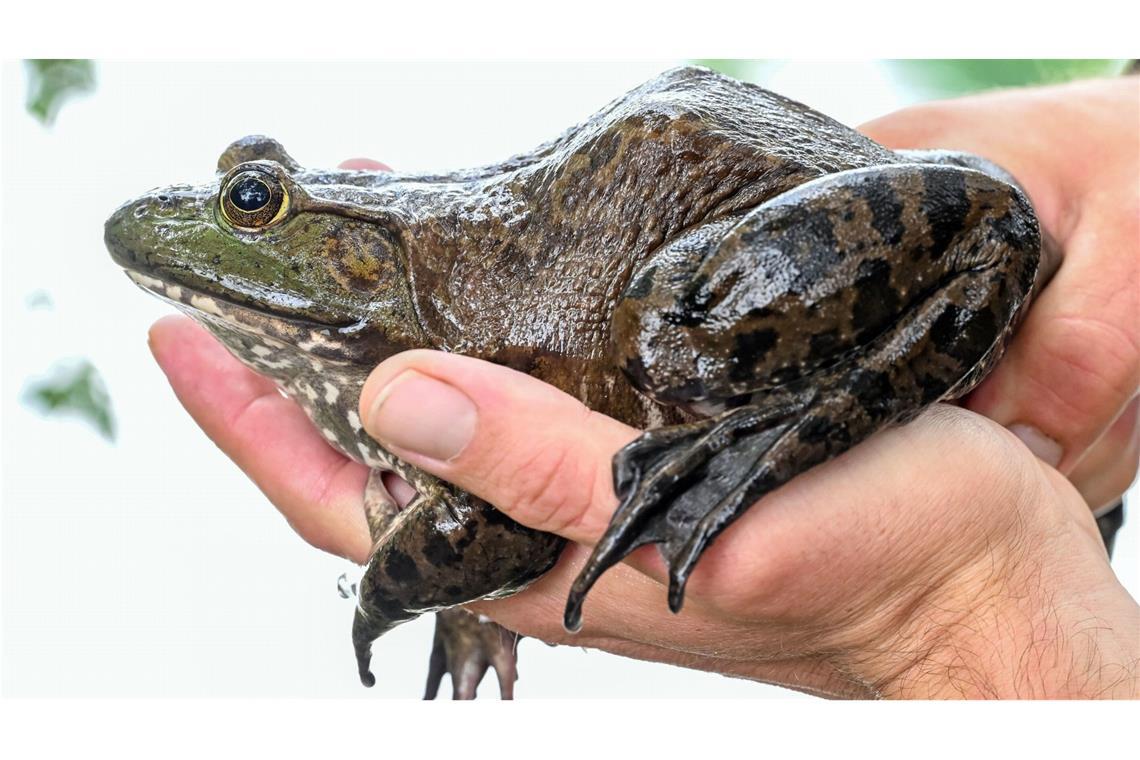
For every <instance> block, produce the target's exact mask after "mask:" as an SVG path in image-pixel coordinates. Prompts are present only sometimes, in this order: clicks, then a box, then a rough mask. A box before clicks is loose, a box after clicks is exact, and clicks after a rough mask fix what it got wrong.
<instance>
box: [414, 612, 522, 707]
mask: <svg viewBox="0 0 1140 760" xmlns="http://www.w3.org/2000/svg"><path fill="white" fill-rule="evenodd" d="M518 639H519V635H518V634H516V633H513V632H511V631H508V630H507V629H506V628H503V627H502V626H501V625H499V624H498V623H494V622H491V621H489V620H488V621H484V620H483V619H481V618H480V617H478V616H477V615H474V614H472V613H470V612H467V611H466V610H464V609H461V608H455V609H450V610H443V611H442V612H439V613H437V614H436V616H435V638H434V641H433V643H432V649H431V664H430V666H429V668H428V677H427V686H426V688H425V689H424V699H435V696H436V694H437V693H438V692H439V685H440V682H441V681H442V680H443V675H444V674H445V673H450V674H451V684H452V698H453V699H474V698H475V690H476V689H477V688H478V686H479V682H480V681H482V680H483V676H484V675H485V674H486V673H487V670H488V668H494V669H495V674H496V675H497V676H498V679H499V696H500V697H501V698H502V699H514V690H515V680H516V679H517V678H518V665H517V660H516V646H517V643H518Z"/></svg>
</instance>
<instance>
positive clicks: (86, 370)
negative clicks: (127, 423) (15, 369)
mask: <svg viewBox="0 0 1140 760" xmlns="http://www.w3.org/2000/svg"><path fill="white" fill-rule="evenodd" d="M25 398H26V400H27V402H28V404H29V405H30V406H32V407H33V408H35V409H37V410H38V411H39V412H40V413H42V414H45V415H47V414H50V415H73V416H76V417H79V418H80V419H82V420H84V421H86V422H87V423H89V424H90V425H91V426H92V427H94V428H95V429H96V430H98V431H99V433H101V434H102V435H103V437H104V438H106V439H107V440H109V441H113V440H115V415H114V413H113V412H112V410H111V396H110V395H109V394H108V393H107V386H106V385H104V383H103V378H102V376H101V375H100V374H99V370H97V369H95V365H93V364H92V363H91V362H90V361H88V360H87V359H80V360H78V361H64V362H59V363H57V364H55V365H54V366H53V367H52V368H51V370H50V372H49V374H48V376H47V377H46V378H44V379H41V380H37V381H33V382H32V383H31V384H30V385H29V387H28V389H27V391H26V395H25Z"/></svg>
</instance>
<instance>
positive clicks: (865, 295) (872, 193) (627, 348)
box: [612, 164, 1039, 408]
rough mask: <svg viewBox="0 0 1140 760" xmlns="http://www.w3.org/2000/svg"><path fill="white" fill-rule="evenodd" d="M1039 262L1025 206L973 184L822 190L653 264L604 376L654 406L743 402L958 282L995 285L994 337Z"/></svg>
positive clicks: (889, 180)
mask: <svg viewBox="0 0 1140 760" xmlns="http://www.w3.org/2000/svg"><path fill="white" fill-rule="evenodd" d="M1038 249H1039V237H1038V230H1037V224H1036V220H1035V217H1034V214H1033V211H1032V208H1031V207H1030V205H1029V202H1028V200H1027V199H1026V198H1025V196H1024V195H1022V194H1021V193H1020V192H1019V191H1018V190H1017V189H1015V188H1014V187H1012V186H1010V185H1009V184H1007V183H1005V182H1002V181H1000V180H998V179H995V178H994V177H991V176H988V175H986V174H983V173H981V172H978V171H975V170H972V169H969V168H965V167H960V166H954V165H946V166H942V165H930V164H898V165H889V166H879V167H870V168H865V169H856V170H852V171H846V172H840V173H837V174H832V175H828V176H826V177H822V178H820V179H817V180H814V181H812V182H809V183H807V184H804V185H802V186H800V187H798V188H795V189H794V190H791V191H789V192H787V193H784V194H782V195H780V196H777V197H776V198H773V199H771V200H769V201H768V202H766V203H764V204H762V205H761V206H758V207H757V208H755V209H753V210H752V211H751V212H749V213H748V214H747V215H745V216H744V217H738V218H734V219H726V220H720V221H717V222H714V223H711V224H709V225H705V226H704V227H701V228H698V229H696V230H694V231H693V232H691V233H689V234H688V235H686V236H685V237H683V238H681V239H679V240H676V241H674V242H673V243H671V244H670V245H668V246H667V247H665V248H663V249H662V250H661V251H659V252H658V253H656V254H655V255H653V256H652V257H651V258H650V259H649V260H648V261H647V262H646V263H645V264H644V265H643V266H642V268H641V269H640V270H639V271H638V272H637V273H635V275H634V277H633V279H632V280H631V284H630V286H629V288H628V289H627V290H626V292H625V293H624V295H623V298H622V301H621V302H620V303H619V305H618V307H617V309H616V310H615V312H614V319H613V325H612V331H613V338H614V341H613V345H614V351H615V360H616V362H617V363H618V365H619V366H621V367H622V368H623V369H624V370H625V372H626V373H627V375H628V376H629V377H630V379H631V380H632V381H633V382H634V383H635V384H636V385H637V386H638V387H639V388H640V389H641V390H642V391H644V392H645V393H647V394H649V395H650V396H652V397H654V398H656V399H658V400H659V401H663V402H668V403H678V404H693V405H696V406H698V407H699V406H700V405H701V403H702V402H718V401H731V400H733V399H737V400H739V399H740V398H741V397H742V396H745V395H748V394H750V393H753V392H755V391H757V390H762V389H766V388H773V387H779V386H787V385H788V384H789V383H793V382H794V381H796V380H798V379H801V378H806V377H808V376H819V373H820V372H821V371H822V370H824V369H826V368H828V367H831V366H834V365H835V364H837V363H840V362H844V361H848V362H849V361H850V360H851V358H852V357H853V356H858V355H860V354H861V353H863V352H865V351H866V350H867V348H868V347H869V346H870V344H871V342H872V341H874V340H875V339H876V338H877V337H878V336H880V335H882V334H883V333H884V332H887V331H889V330H891V329H893V328H895V327H896V326H898V325H905V323H906V322H907V320H909V319H911V318H912V317H913V316H914V315H915V314H916V312H917V311H918V310H919V308H920V307H921V306H922V304H923V303H925V302H927V301H929V300H930V299H931V298H932V297H934V296H936V295H937V294H939V293H940V292H942V291H943V290H945V289H946V288H947V287H948V286H949V285H950V284H951V283H952V282H953V281H954V280H955V279H956V278H958V276H959V275H961V274H964V273H967V272H971V271H984V272H987V273H989V275H990V279H993V280H994V282H993V284H992V285H993V286H992V288H988V289H987V293H986V295H985V296H984V298H985V301H986V304H985V305H986V307H987V308H988V309H990V310H992V312H993V317H994V319H993V322H994V324H995V325H1002V326H1004V324H1005V323H1006V322H1008V321H1009V319H1011V318H1012V316H1013V313H1014V312H1015V311H1016V309H1017V308H1019V307H1020V305H1021V303H1022V301H1023V300H1024V297H1025V294H1026V293H1027V292H1028V290H1029V287H1030V286H1031V284H1032V280H1033V274H1034V271H1035V268H1036V266H1037V255H1038ZM708 405H709V406H711V407H713V408H715V405H716V404H715V403H710V404H708Z"/></svg>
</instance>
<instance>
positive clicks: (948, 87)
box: [885, 58, 1131, 99]
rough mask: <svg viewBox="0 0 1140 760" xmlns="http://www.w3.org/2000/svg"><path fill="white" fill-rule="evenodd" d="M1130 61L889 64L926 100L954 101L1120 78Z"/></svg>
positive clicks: (900, 80) (899, 80)
mask: <svg viewBox="0 0 1140 760" xmlns="http://www.w3.org/2000/svg"><path fill="white" fill-rule="evenodd" d="M1129 63H1131V61H1129V60H1123V59H1121V60H1110V59H1063V58H1049V59H1039V58H1000V59H987V58H970V59H943V60H920V61H914V60H911V61H885V64H886V66H887V70H888V71H889V72H890V74H891V76H892V78H893V79H894V80H895V81H896V82H897V83H898V84H899V85H901V86H902V87H905V88H906V89H907V90H908V91H909V92H910V93H911V94H913V95H915V96H918V97H920V98H922V99H933V98H950V97H955V96H957V95H965V94H967V93H971V92H980V91H982V90H992V89H995V88H998V87H1020V86H1024V85H1034V84H1053V83H1057V82H1068V81H1071V80H1073V79H1089V78H1092V77H1107V76H1116V75H1118V74H1120V73H1122V72H1123V71H1124V70H1125V69H1126V68H1128V65H1129Z"/></svg>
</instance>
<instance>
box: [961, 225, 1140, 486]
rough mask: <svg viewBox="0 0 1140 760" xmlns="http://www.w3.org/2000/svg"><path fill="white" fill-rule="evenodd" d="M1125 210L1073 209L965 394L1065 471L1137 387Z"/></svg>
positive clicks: (1138, 345)
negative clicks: (1006, 332)
mask: <svg viewBox="0 0 1140 760" xmlns="http://www.w3.org/2000/svg"><path fill="white" fill-rule="evenodd" d="M1125 205H1127V203H1125ZM1131 216H1132V218H1131V219H1130V220H1129V219H1126V218H1124V217H1122V216H1120V217H1118V216H1117V215H1116V213H1115V209H1114V210H1112V211H1108V212H1107V213H1105V212H1104V211H1103V210H1101V211H1094V210H1090V211H1089V213H1088V214H1086V215H1085V216H1083V217H1082V219H1081V221H1080V223H1079V224H1078V227H1077V228H1076V229H1075V230H1074V232H1073V235H1072V236H1071V237H1070V239H1069V240H1067V241H1065V243H1064V247H1065V249H1066V254H1065V259H1064V262H1063V263H1062V265H1061V268H1060V269H1059V270H1058V271H1057V274H1056V275H1055V276H1054V278H1053V280H1052V281H1051V282H1050V283H1049V285H1048V286H1047V287H1046V288H1045V290H1044V292H1042V294H1041V295H1040V297H1039V298H1038V299H1037V300H1036V301H1035V302H1034V303H1033V304H1032V305H1031V307H1030V309H1029V313H1028V315H1027V316H1026V318H1025V321H1024V323H1023V324H1022V325H1021V326H1020V328H1019V329H1018V332H1017V334H1016V335H1015V337H1014V339H1013V340H1012V342H1011V343H1010V346H1009V349H1008V350H1007V352H1006V355H1005V356H1004V357H1003V359H1002V361H1001V362H999V364H998V366H997V367H996V368H995V369H994V371H993V373H991V375H990V376H989V377H988V378H986V380H985V381H984V382H983V383H982V385H980V386H979V387H978V389H977V390H976V391H975V392H974V393H973V394H971V396H970V398H969V399H968V400H967V401H966V406H967V407H968V408H970V409H972V410H974V411H976V412H979V413H981V414H984V415H986V416H987V417H989V418H991V419H993V420H995V421H996V422H998V423H1000V424H1002V425H1004V426H1006V427H1008V428H1009V429H1010V430H1011V431H1012V432H1013V433H1015V434H1016V435H1017V436H1018V437H1019V438H1021V439H1022V441H1024V442H1025V443H1026V445H1027V446H1029V448H1030V449H1031V450H1032V451H1033V453H1034V454H1036V455H1037V456H1038V457H1039V458H1040V459H1042V461H1044V462H1046V463H1047V464H1050V465H1052V466H1054V467H1056V468H1057V469H1059V470H1060V471H1061V472H1062V473H1065V474H1069V473H1071V472H1072V471H1073V469H1074V468H1075V467H1076V465H1077V463H1078V462H1079V461H1080V460H1081V458H1082V457H1084V455H1085V453H1086V451H1087V450H1088V449H1089V447H1091V446H1092V445H1093V443H1094V442H1095V441H1096V440H1097V439H1099V438H1100V437H1101V436H1102V435H1103V434H1104V433H1105V431H1106V430H1107V429H1108V428H1109V426H1110V425H1111V424H1112V423H1113V421H1114V420H1116V419H1117V418H1118V417H1119V416H1120V415H1121V413H1122V412H1123V410H1124V407H1125V406H1126V405H1127V404H1128V403H1129V401H1130V400H1131V399H1132V397H1133V396H1135V395H1136V393H1137V389H1138V387H1140V320H1137V319H1136V315H1137V314H1140V289H1137V288H1136V283H1137V282H1140V257H1138V256H1136V255H1135V253H1136V240H1138V239H1140V209H1137V208H1135V207H1134V208H1133V211H1132V214H1131Z"/></svg>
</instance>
